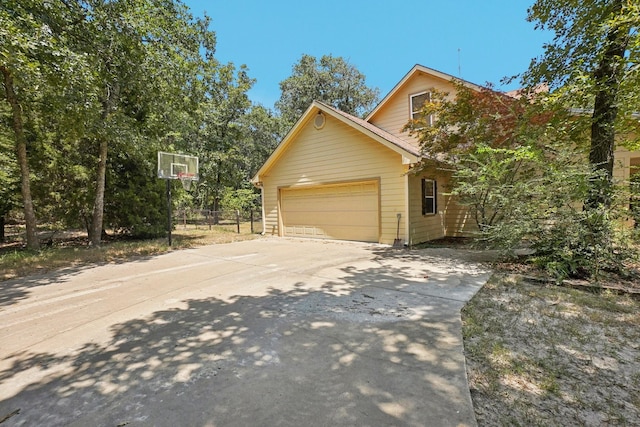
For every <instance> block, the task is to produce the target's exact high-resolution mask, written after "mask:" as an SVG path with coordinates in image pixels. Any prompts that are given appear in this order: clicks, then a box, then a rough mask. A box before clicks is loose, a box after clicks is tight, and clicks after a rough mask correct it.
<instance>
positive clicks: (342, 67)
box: [276, 55, 379, 126]
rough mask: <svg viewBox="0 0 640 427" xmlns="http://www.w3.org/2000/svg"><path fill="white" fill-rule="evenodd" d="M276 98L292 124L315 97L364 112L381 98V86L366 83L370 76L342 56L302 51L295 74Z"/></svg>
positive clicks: (283, 83)
mask: <svg viewBox="0 0 640 427" xmlns="http://www.w3.org/2000/svg"><path fill="white" fill-rule="evenodd" d="M280 91H281V95H280V99H279V100H278V101H277V102H276V108H277V109H278V110H279V112H280V114H281V116H282V119H283V121H284V122H285V123H286V124H287V125H288V126H292V125H293V124H294V123H295V122H296V121H297V120H298V119H299V118H300V116H302V113H304V112H305V111H306V109H307V108H308V107H309V105H311V103H312V102H313V101H323V102H325V103H327V104H329V105H332V106H333V107H335V108H337V109H339V110H341V111H344V112H345V113H349V114H352V115H355V116H364V115H366V114H367V113H368V112H369V111H371V110H372V109H373V108H374V107H375V105H376V104H377V102H378V98H379V90H378V89H377V88H370V87H368V86H367V85H366V78H365V76H364V74H362V73H361V72H360V71H358V69H357V68H356V67H355V66H353V65H352V64H350V63H349V62H348V61H346V60H345V59H344V58H342V57H339V56H338V57H334V56H332V55H323V56H322V57H321V58H319V59H318V58H316V57H314V56H311V55H302V57H301V58H300V60H299V61H298V62H297V63H295V64H294V65H293V70H292V75H291V76H290V77H288V78H286V79H285V80H283V81H281V82H280Z"/></svg>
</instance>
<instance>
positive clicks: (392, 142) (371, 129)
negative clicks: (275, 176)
mask: <svg viewBox="0 0 640 427" xmlns="http://www.w3.org/2000/svg"><path fill="white" fill-rule="evenodd" d="M317 112H323V113H325V114H327V115H328V116H331V117H333V118H335V119H337V120H339V121H341V122H342V123H344V124H346V125H347V126H350V127H351V128H353V129H355V130H357V131H359V132H360V133H363V134H365V135H367V136H368V137H370V138H371V139H373V140H375V141H377V142H379V143H380V144H382V145H384V146H385V147H387V148H389V149H390V150H392V151H395V152H396V153H398V154H400V155H401V156H402V158H403V163H417V162H418V161H419V160H420V158H421V155H420V149H419V148H418V147H415V146H414V145H412V144H410V143H409V142H407V141H405V140H403V139H401V138H398V137H397V136H395V135H392V134H390V133H389V132H387V131H385V130H382V129H380V128H378V127H376V126H374V125H372V124H371V123H369V122H367V121H364V120H362V119H360V118H358V117H355V116H352V115H351V114H348V113H345V112H343V111H340V110H338V109H336V108H334V107H332V106H330V105H327V104H325V103H323V102H320V101H313V102H312V103H311V105H310V106H309V108H307V111H305V113H304V114H303V115H302V117H300V119H298V121H297V122H296V124H295V125H294V126H293V127H292V128H291V130H290V131H289V133H287V135H286V136H285V137H284V138H283V140H282V141H281V142H280V144H278V146H277V147H276V149H275V150H274V151H273V153H271V155H270V156H269V158H268V159H267V161H266V162H265V163H264V164H263V165H262V167H261V168H260V169H259V170H258V172H257V173H256V175H255V176H254V177H253V179H252V180H251V182H253V183H254V184H257V183H258V182H259V181H261V179H260V176H261V175H263V174H265V173H266V172H267V171H268V170H269V169H271V167H272V166H273V165H274V164H275V162H276V161H277V160H278V159H279V158H280V157H281V156H282V154H283V153H284V152H285V151H286V149H287V147H288V146H289V145H290V144H291V142H292V141H293V140H294V139H295V137H296V136H297V135H298V134H299V133H300V131H301V130H302V128H303V127H304V126H305V125H306V124H307V123H308V122H309V121H310V120H311V119H312V118H313V116H314V115H315V114H317Z"/></svg>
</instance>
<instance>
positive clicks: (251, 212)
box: [249, 209, 253, 234]
mask: <svg viewBox="0 0 640 427" xmlns="http://www.w3.org/2000/svg"><path fill="white" fill-rule="evenodd" d="M249 212H250V213H249V215H250V218H251V234H253V209H251V210H250V211H249Z"/></svg>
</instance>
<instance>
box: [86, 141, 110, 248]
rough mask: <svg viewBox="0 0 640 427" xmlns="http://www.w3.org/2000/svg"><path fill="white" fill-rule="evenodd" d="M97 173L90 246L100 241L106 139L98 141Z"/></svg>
mask: <svg viewBox="0 0 640 427" xmlns="http://www.w3.org/2000/svg"><path fill="white" fill-rule="evenodd" d="M98 158H99V160H98V173H97V177H96V196H95V199H94V202H93V217H92V219H91V235H90V236H89V242H90V243H91V246H100V243H101V242H102V225H103V219H104V189H105V184H106V177H107V140H106V139H105V138H104V137H103V138H102V139H101V141H100V150H99V155H98Z"/></svg>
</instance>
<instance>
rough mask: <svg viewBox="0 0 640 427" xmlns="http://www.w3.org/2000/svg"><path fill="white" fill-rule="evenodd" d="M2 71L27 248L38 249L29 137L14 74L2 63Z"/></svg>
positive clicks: (0, 67)
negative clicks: (16, 163)
mask: <svg viewBox="0 0 640 427" xmlns="http://www.w3.org/2000/svg"><path fill="white" fill-rule="evenodd" d="M0 71H2V75H3V77H4V89H5V94H6V97H7V101H8V102H9V105H11V112H12V115H13V121H12V127H13V131H14V133H15V135H16V155H17V158H18V164H19V165H20V180H21V191H22V204H23V206H24V219H25V223H26V229H27V248H29V249H34V250H37V249H39V248H40V242H38V235H37V228H36V214H35V211H34V208H33V200H32V199H31V180H30V177H29V163H28V161H27V139H26V138H25V136H24V127H23V123H22V109H21V108H20V103H19V102H18V98H17V96H16V93H15V91H14V87H13V76H12V75H11V71H10V70H9V69H8V68H6V67H4V66H1V65H0Z"/></svg>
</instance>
